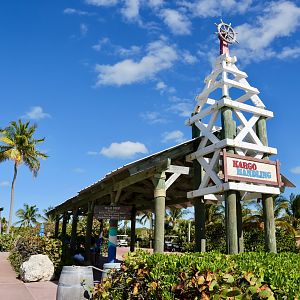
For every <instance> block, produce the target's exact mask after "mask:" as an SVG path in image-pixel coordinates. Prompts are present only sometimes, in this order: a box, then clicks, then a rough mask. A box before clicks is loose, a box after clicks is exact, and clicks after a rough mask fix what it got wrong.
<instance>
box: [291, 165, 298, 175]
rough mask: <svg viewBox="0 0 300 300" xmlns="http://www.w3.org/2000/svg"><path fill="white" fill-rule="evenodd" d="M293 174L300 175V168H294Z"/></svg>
mask: <svg viewBox="0 0 300 300" xmlns="http://www.w3.org/2000/svg"><path fill="white" fill-rule="evenodd" d="M291 172H292V173H294V174H300V166H297V167H294V168H292V169H291Z"/></svg>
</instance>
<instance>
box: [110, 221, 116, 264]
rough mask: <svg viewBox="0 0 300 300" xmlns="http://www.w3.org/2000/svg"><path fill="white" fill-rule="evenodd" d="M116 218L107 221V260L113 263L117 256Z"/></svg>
mask: <svg viewBox="0 0 300 300" xmlns="http://www.w3.org/2000/svg"><path fill="white" fill-rule="evenodd" d="M117 234H118V220H112V219H111V220H110V221H109V240H108V262H109V263H114V262H116V258H117V244H118V242H117Z"/></svg>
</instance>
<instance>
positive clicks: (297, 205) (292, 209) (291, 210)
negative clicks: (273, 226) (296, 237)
mask: <svg viewBox="0 0 300 300" xmlns="http://www.w3.org/2000/svg"><path fill="white" fill-rule="evenodd" d="M287 202H288V209H287V215H286V216H285V218H286V220H287V221H288V222H289V223H290V224H291V225H292V226H293V227H294V228H295V229H296V230H298V229H299V227H300V195H295V194H293V193H292V194H290V197H289V199H288V200H287Z"/></svg>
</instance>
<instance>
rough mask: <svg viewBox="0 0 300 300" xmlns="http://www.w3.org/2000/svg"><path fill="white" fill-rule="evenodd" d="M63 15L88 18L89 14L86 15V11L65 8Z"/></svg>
mask: <svg viewBox="0 0 300 300" xmlns="http://www.w3.org/2000/svg"><path fill="white" fill-rule="evenodd" d="M64 14H66V15H79V16H90V15H92V14H91V13H88V12H87V11H83V10H79V9H75V8H65V9H64Z"/></svg>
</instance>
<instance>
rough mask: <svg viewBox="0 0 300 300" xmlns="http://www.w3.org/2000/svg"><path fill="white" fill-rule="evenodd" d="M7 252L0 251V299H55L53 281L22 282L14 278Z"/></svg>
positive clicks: (55, 286)
mask: <svg viewBox="0 0 300 300" xmlns="http://www.w3.org/2000/svg"><path fill="white" fill-rule="evenodd" d="M7 257H8V253H6V252H0V299H3V300H4V299H5V300H55V299H56V289H57V285H56V283H54V282H50V281H48V282H31V283H23V281H21V280H19V279H17V278H16V273H15V272H14V271H13V269H12V267H11V265H10V262H9V261H8V260H7Z"/></svg>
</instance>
